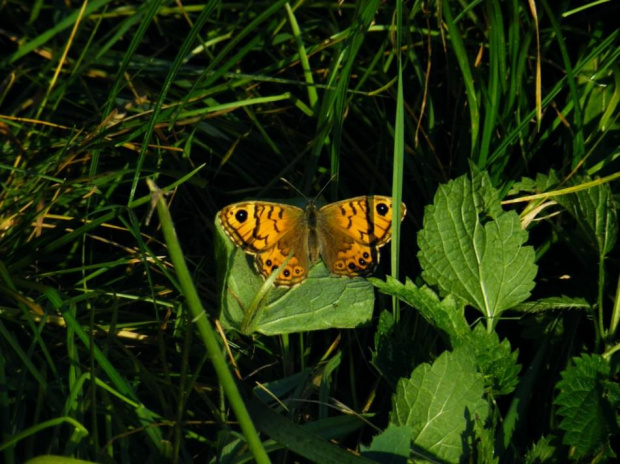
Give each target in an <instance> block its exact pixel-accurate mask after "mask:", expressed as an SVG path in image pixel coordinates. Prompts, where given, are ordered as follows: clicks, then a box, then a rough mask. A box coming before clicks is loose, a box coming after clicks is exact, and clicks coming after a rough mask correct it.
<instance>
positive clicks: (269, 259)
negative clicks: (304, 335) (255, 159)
mask: <svg viewBox="0 0 620 464" xmlns="http://www.w3.org/2000/svg"><path fill="white" fill-rule="evenodd" d="M406 211H407V209H406V206H405V204H404V203H402V204H401V208H400V212H401V218H400V219H401V221H402V220H403V218H404V217H405V214H406ZM392 215H393V204H392V198H390V197H386V196H380V195H375V196H361V197H355V198H351V199H349V200H343V201H338V202H336V203H330V204H328V205H325V206H323V207H321V208H317V207H316V206H315V204H314V203H313V202H312V201H309V202H308V204H307V206H306V207H305V208H304V209H302V208H298V207H296V206H291V205H285V204H280V203H270V202H266V201H246V202H242V203H235V204H232V205H229V206H227V207H225V208H224V209H222V210H221V211H220V212H219V215H218V219H219V221H220V224H221V225H222V228H223V229H224V231H225V232H226V234H227V235H228V237H230V239H231V240H232V241H233V243H234V244H235V245H236V246H238V247H239V248H241V249H242V250H243V251H245V252H246V253H248V254H250V255H252V256H254V265H255V267H256V270H257V271H258V272H259V273H260V274H261V275H262V276H263V277H265V278H267V277H269V276H270V275H271V274H272V273H273V272H274V271H275V270H276V269H277V268H278V267H280V265H282V263H284V261H285V260H286V258H287V257H288V255H289V254H290V255H291V257H290V259H289V261H288V263H287V264H286V266H284V268H283V269H282V270H281V271H280V274H279V275H278V276H277V277H276V280H275V283H276V285H287V286H291V285H295V284H298V283H300V282H302V281H303V280H305V279H306V277H307V276H308V272H309V271H310V267H311V265H312V264H314V263H316V262H317V261H318V260H319V256H320V257H321V258H322V259H323V261H324V262H325V265H326V266H327V268H328V269H329V270H330V271H331V272H332V273H333V274H337V275H342V276H347V277H357V276H364V275H367V274H369V273H371V272H372V270H373V269H374V267H375V266H376V265H377V263H378V262H379V248H380V247H382V246H383V245H385V244H386V243H388V242H389V241H390V239H391V238H392Z"/></svg>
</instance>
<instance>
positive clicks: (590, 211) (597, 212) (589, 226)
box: [554, 182, 618, 257]
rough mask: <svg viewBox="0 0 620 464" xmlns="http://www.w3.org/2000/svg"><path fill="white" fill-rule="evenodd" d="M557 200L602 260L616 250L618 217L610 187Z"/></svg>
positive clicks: (586, 191) (559, 197)
mask: <svg viewBox="0 0 620 464" xmlns="http://www.w3.org/2000/svg"><path fill="white" fill-rule="evenodd" d="M573 184H574V182H573ZM554 198H555V200H556V201H557V202H558V203H559V204H560V205H562V206H563V207H564V208H566V210H567V211H568V212H569V213H570V214H571V216H573V217H574V218H575V220H576V221H577V224H578V225H579V229H580V230H581V232H582V233H583V235H584V236H585V237H586V241H587V242H588V243H589V244H590V246H591V247H592V248H594V249H595V250H597V252H598V254H599V256H600V257H604V256H606V255H607V254H608V253H609V252H610V251H611V250H612V249H613V247H614V245H615V244H616V239H617V238H618V214H617V212H616V208H615V205H614V201H613V197H612V193H611V188H610V186H609V184H599V185H596V186H594V187H591V188H588V189H585V190H579V191H578V192H576V193H571V194H569V195H560V196H557V197H554Z"/></svg>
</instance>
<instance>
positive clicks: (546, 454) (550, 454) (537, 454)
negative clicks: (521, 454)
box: [525, 437, 566, 464]
mask: <svg viewBox="0 0 620 464" xmlns="http://www.w3.org/2000/svg"><path fill="white" fill-rule="evenodd" d="M556 441H557V437H551V438H548V437H541V438H540V440H538V441H537V442H536V443H534V446H532V449H531V450H530V451H528V452H527V454H526V455H525V464H556V463H562V462H565V461H566V458H565V457H564V456H558V452H557V446H558V445H559V444H560V443H559V442H558V443H557V445H556V443H555V442H556Z"/></svg>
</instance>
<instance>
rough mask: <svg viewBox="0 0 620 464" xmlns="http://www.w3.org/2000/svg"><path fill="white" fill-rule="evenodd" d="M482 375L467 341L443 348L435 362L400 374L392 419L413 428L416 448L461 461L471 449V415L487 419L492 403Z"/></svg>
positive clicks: (429, 456)
mask: <svg viewBox="0 0 620 464" xmlns="http://www.w3.org/2000/svg"><path fill="white" fill-rule="evenodd" d="M483 392H484V381H483V378H482V375H481V374H480V373H479V372H478V371H477V368H476V359H475V356H474V353H473V351H472V349H471V348H470V347H468V346H467V345H463V346H460V347H459V348H457V349H455V350H454V351H453V352H449V351H447V352H445V353H443V354H442V355H441V356H439V358H437V359H436V360H435V362H434V363H433V364H432V365H429V364H422V365H420V366H419V367H417V368H416V369H415V370H414V371H413V373H412V374H411V377H410V378H409V379H401V381H400V382H399V384H398V387H397V389H396V393H395V394H394V396H393V397H392V412H391V414H390V421H391V422H392V423H394V424H396V425H407V426H409V427H411V428H412V429H413V433H412V436H411V437H412V440H413V443H414V445H415V448H416V449H417V450H418V451H419V452H420V453H421V455H423V456H425V457H426V458H427V459H430V460H432V459H439V460H442V461H445V462H459V460H460V459H461V458H463V457H464V456H467V455H469V454H470V452H471V449H470V447H469V446H468V445H467V444H466V443H467V441H468V440H469V441H471V440H472V439H473V431H472V430H473V421H474V419H475V418H476V419H480V420H482V421H485V420H486V418H487V416H488V413H489V407H488V404H487V402H486V401H485V400H484V398H483Z"/></svg>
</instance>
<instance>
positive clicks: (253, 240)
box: [218, 201, 310, 285]
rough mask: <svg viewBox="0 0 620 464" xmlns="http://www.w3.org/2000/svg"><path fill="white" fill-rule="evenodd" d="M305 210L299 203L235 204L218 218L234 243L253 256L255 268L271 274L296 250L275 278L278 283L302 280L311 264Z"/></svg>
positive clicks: (260, 272) (224, 209)
mask: <svg viewBox="0 0 620 464" xmlns="http://www.w3.org/2000/svg"><path fill="white" fill-rule="evenodd" d="M303 217H304V210H302V209H301V208H297V207H296V206H290V205H284V204H279V203H269V202H260V201H248V202H242V203H235V204H232V205H229V206H227V207H225V208H223V209H222V210H221V211H220V213H219V216H218V218H219V221H220V224H221V225H222V228H223V229H224V232H226V235H228V237H230V239H231V240H232V242H233V243H234V244H235V245H236V246H237V247H239V248H241V249H242V250H243V251H245V252H246V253H248V254H250V255H253V256H254V267H255V268H256V270H257V272H258V273H259V274H261V275H262V276H263V277H265V278H267V277H269V276H270V275H271V274H272V273H273V272H274V271H275V270H276V269H277V268H278V267H279V266H280V265H282V263H284V261H285V260H286V257H287V256H288V255H289V253H290V252H291V250H295V252H294V253H293V255H292V256H291V258H290V259H289V261H288V263H287V264H286V266H285V267H284V269H282V270H281V271H280V274H279V275H278V277H277V278H276V280H275V283H276V285H295V284H297V283H299V282H301V281H303V280H304V279H305V278H306V276H307V274H308V269H309V267H310V262H309V259H308V249H307V239H306V243H304V240H303V237H304V236H305V237H307V230H304V224H303Z"/></svg>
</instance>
